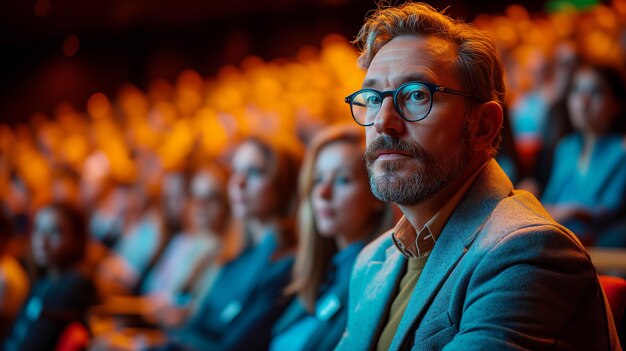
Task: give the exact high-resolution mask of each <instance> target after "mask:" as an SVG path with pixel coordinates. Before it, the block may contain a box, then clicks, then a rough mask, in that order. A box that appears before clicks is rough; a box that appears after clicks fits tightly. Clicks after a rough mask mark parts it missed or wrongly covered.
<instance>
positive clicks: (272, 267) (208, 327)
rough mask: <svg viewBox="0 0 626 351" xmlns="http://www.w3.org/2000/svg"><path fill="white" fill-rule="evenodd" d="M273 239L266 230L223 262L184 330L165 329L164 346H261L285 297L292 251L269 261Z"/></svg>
mask: <svg viewBox="0 0 626 351" xmlns="http://www.w3.org/2000/svg"><path fill="white" fill-rule="evenodd" d="M276 249H277V242H276V237H275V235H274V234H273V233H266V234H265V235H264V237H263V238H262V239H261V241H260V242H259V243H257V244H256V245H253V246H249V247H248V248H247V249H246V250H245V251H244V252H243V253H242V254H241V255H240V257H239V258H237V259H236V260H234V261H232V262H230V263H228V264H226V265H225V266H224V267H223V268H222V270H221V271H220V273H219V275H218V276H217V278H216V280H215V283H214V284H213V287H212V289H211V291H210V292H209V294H208V295H207V296H206V297H205V298H204V299H203V301H202V302H201V305H200V308H199V311H198V312H197V313H196V314H195V315H194V318H192V320H191V321H189V322H188V323H187V325H185V326H184V327H183V328H181V329H178V330H172V331H170V332H169V336H170V340H171V342H172V343H171V344H170V345H168V346H167V347H166V349H167V350H198V351H200V350H224V351H226V350H264V349H267V347H268V345H269V341H270V336H271V328H272V325H273V324H274V322H275V321H276V320H277V319H278V317H279V316H280V315H281V313H282V312H283V310H284V309H285V307H286V306H287V303H288V302H289V301H288V300H286V299H284V298H283V295H282V293H283V289H284V288H285V287H286V285H287V284H288V283H289V279H290V273H291V269H292V266H293V262H294V257H293V255H285V256H283V257H282V258H280V259H276V260H274V259H272V255H273V253H274V252H275V250H276Z"/></svg>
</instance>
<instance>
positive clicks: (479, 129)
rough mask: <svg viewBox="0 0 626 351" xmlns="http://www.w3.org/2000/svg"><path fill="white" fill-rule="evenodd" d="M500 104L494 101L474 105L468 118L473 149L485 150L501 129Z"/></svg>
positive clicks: (501, 113) (501, 115) (501, 114)
mask: <svg viewBox="0 0 626 351" xmlns="http://www.w3.org/2000/svg"><path fill="white" fill-rule="evenodd" d="M502 118H503V112H502V106H500V104H499V103H497V102H495V101H489V102H485V103H483V104H480V105H478V106H477V107H475V109H474V111H473V113H472V117H471V120H470V136H471V138H472V140H471V141H472V143H471V145H472V149H473V150H474V151H480V150H485V149H487V148H489V145H491V143H492V142H493V139H495V138H497V137H498V134H499V133H500V129H502Z"/></svg>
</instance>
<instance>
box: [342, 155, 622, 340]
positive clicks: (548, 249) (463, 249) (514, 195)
mask: <svg viewBox="0 0 626 351" xmlns="http://www.w3.org/2000/svg"><path fill="white" fill-rule="evenodd" d="M405 265H406V259H405V258H404V257H403V256H402V255H401V254H400V252H399V251H398V250H397V249H396V248H395V247H394V245H393V243H392V241H391V232H388V233H386V234H384V235H383V236H381V237H380V238H379V239H377V240H376V241H374V242H373V243H371V244H370V245H368V246H367V247H366V248H365V249H364V250H363V251H362V252H361V254H360V255H359V257H358V258H357V262H356V264H355V267H354V271H353V273H352V277H351V280H350V295H349V306H350V308H349V314H348V325H347V328H346V330H345V332H344V335H343V337H342V339H341V342H340V343H339V345H338V346H337V349H338V350H342V351H343V350H370V349H374V348H375V347H376V343H377V341H378V337H379V335H380V331H381V328H382V327H384V324H385V322H386V318H387V311H388V307H389V305H390V303H391V302H392V300H393V298H394V297H395V289H396V287H397V286H398V282H399V279H400V278H401V276H402V273H403V268H404V267H405ZM442 349H444V350H547V349H550V350H619V349H620V346H619V342H618V339H617V334H616V331H615V326H614V324H613V320H612V317H611V315H610V309H609V308H608V304H607V302H606V299H605V297H604V293H603V291H602V288H601V286H600V284H599V281H598V277H597V274H596V271H595V269H594V267H593V265H592V264H591V261H590V258H589V255H588V254H587V252H586V251H585V249H584V247H583V246H582V245H581V244H580V242H579V241H578V240H577V239H576V237H575V236H574V235H573V234H572V233H571V232H570V231H568V230H567V229H566V228H564V227H563V226H561V225H559V224H557V223H556V222H554V220H553V219H552V218H551V217H550V216H549V215H548V214H547V212H545V210H544V209H543V207H542V206H541V204H540V203H539V202H538V201H537V199H536V198H535V197H534V196H532V195H531V194H529V193H527V192H524V191H515V190H513V186H512V184H511V182H510V180H509V179H508V178H507V176H506V175H505V174H504V172H503V171H502V169H501V168H500V166H499V165H498V164H497V162H496V161H494V160H491V161H489V163H488V164H487V165H486V167H485V168H484V169H483V170H482V171H481V173H480V174H479V176H478V178H477V179H476V180H475V182H474V183H473V184H472V186H471V187H470V188H469V190H468V192H467V193H466V194H465V196H464V198H463V199H462V200H461V202H460V203H459V205H458V207H457V208H456V209H455V211H454V212H453V214H452V216H451V217H450V219H449V220H448V223H447V224H446V226H445V227H444V229H443V231H442V232H441V234H440V236H439V239H438V240H437V244H436V245H435V247H434V249H433V251H432V252H431V254H430V257H429V259H428V261H427V263H426V266H425V267H424V269H423V271H422V274H421V276H420V279H419V280H418V282H417V285H416V286H415V290H414V291H413V294H412V296H411V298H410V300H409V303H408V306H407V308H406V310H405V313H404V316H403V318H402V320H401V321H400V324H399V326H398V329H397V332H396V335H395V337H394V339H393V341H392V344H391V347H390V350H442Z"/></svg>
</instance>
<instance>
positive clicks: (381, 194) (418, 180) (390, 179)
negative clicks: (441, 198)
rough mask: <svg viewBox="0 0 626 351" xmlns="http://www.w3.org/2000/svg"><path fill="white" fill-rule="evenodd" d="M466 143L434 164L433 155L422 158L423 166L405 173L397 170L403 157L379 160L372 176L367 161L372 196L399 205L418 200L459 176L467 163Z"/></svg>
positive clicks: (427, 196)
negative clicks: (375, 171)
mask: <svg viewBox="0 0 626 351" xmlns="http://www.w3.org/2000/svg"><path fill="white" fill-rule="evenodd" d="M468 157H469V147H468V145H467V144H465V143H464V144H462V145H460V147H459V148H458V149H457V151H456V152H455V154H454V155H452V156H451V157H450V158H448V159H447V160H444V162H442V163H439V164H437V163H436V162H435V161H434V159H433V158H430V157H427V158H421V159H419V160H418V162H420V163H421V166H422V169H421V170H418V171H416V172H414V173H411V174H410V175H409V176H408V177H406V178H405V177H401V176H399V175H398V174H397V173H396V170H397V169H398V168H400V166H401V165H402V163H403V162H402V161H382V162H383V163H382V164H381V165H380V168H381V169H382V174H381V175H379V176H375V175H374V172H373V168H374V165H373V163H371V162H367V173H368V175H369V182H370V188H371V190H372V193H373V194H374V196H376V197H377V198H378V199H380V200H381V201H385V202H393V203H395V204H398V205H404V206H410V205H417V204H420V203H422V202H424V201H426V200H427V199H429V198H430V197H432V196H433V195H435V194H436V193H438V192H439V191H440V190H441V189H442V188H444V187H445V186H446V185H448V184H449V183H450V181H452V180H453V179H455V178H456V177H458V176H459V175H460V174H461V173H462V172H463V170H465V168H466V167H467V164H466V162H467V160H468Z"/></svg>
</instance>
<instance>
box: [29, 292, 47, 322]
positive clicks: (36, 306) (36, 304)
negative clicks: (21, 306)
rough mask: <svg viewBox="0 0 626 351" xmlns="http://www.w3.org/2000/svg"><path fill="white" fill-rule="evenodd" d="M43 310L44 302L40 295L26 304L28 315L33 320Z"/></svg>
mask: <svg viewBox="0 0 626 351" xmlns="http://www.w3.org/2000/svg"><path fill="white" fill-rule="evenodd" d="M42 310H43V302H42V301H41V298H39V297H37V296H36V297H33V298H31V299H30V301H28V305H26V316H27V317H28V319H30V320H31V321H34V320H36V319H37V318H39V315H40V314H41V311H42Z"/></svg>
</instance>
